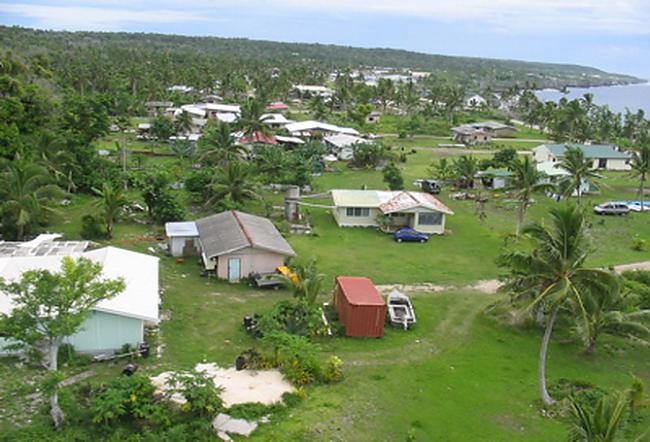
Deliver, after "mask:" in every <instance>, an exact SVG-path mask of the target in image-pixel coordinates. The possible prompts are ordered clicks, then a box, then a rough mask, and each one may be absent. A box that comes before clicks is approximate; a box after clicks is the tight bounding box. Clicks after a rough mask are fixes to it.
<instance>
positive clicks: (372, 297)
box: [334, 276, 386, 338]
mask: <svg viewBox="0 0 650 442" xmlns="http://www.w3.org/2000/svg"><path fill="white" fill-rule="evenodd" d="M334 306H335V307H336V311H337V312H338V314H339V320H340V321H341V324H343V326H344V327H345V335H346V336H354V337H368V338H381V337H382V336H384V321H385V318H386V303H385V302H384V299H383V298H382V297H381V295H380V294H379V292H378V291H377V289H376V288H375V286H374V284H373V283H372V281H371V280H370V279H368V278H363V277H354V276H339V277H337V278H336V288H335V289H334Z"/></svg>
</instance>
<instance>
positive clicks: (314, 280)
mask: <svg viewBox="0 0 650 442" xmlns="http://www.w3.org/2000/svg"><path fill="white" fill-rule="evenodd" d="M291 269H292V270H293V273H294V274H295V276H293V275H282V276H280V278H281V279H282V280H283V281H285V283H286V284H287V285H288V286H289V287H291V289H292V291H293V296H294V297H295V298H296V299H299V300H302V301H304V302H305V303H307V305H309V306H313V305H314V304H315V303H316V299H317V298H318V295H320V294H321V293H322V292H323V282H324V280H325V275H324V274H322V273H319V272H318V268H317V267H316V260H315V259H311V260H309V261H297V262H294V263H293V265H292V266H291Z"/></svg>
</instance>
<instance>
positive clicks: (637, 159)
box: [630, 145, 650, 206]
mask: <svg viewBox="0 0 650 442" xmlns="http://www.w3.org/2000/svg"><path fill="white" fill-rule="evenodd" d="M630 167H631V168H632V170H631V171H630V175H631V176H632V177H633V178H638V179H639V190H638V192H637V194H638V195H639V198H641V205H642V206H643V205H645V204H644V203H643V201H644V195H645V182H646V179H647V178H648V176H649V175H650V145H645V146H642V147H641V149H639V151H638V152H637V153H636V155H634V158H633V159H632V162H631V163H630Z"/></svg>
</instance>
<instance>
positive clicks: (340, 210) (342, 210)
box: [332, 207, 381, 227]
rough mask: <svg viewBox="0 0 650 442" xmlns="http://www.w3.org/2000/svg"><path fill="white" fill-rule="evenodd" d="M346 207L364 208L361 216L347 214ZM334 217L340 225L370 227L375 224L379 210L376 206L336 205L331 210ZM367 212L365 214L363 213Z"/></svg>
mask: <svg viewBox="0 0 650 442" xmlns="http://www.w3.org/2000/svg"><path fill="white" fill-rule="evenodd" d="M348 209H353V210H357V212H356V213H358V209H364V210H363V211H362V212H363V213H362V215H361V216H350V215H348ZM332 213H333V214H334V219H335V220H336V223H337V224H338V225H339V226H340V227H372V226H376V225H377V215H379V214H380V213H381V212H380V210H379V209H378V208H372V207H370V208H354V207H350V208H349V207H336V208H335V209H333V210H332ZM365 213H367V215H365Z"/></svg>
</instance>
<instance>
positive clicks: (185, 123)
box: [174, 111, 192, 134]
mask: <svg viewBox="0 0 650 442" xmlns="http://www.w3.org/2000/svg"><path fill="white" fill-rule="evenodd" d="M174 126H175V127H176V132H177V133H181V134H189V133H190V132H192V114H190V113H189V112H187V111H183V112H181V113H180V115H178V116H177V117H176V120H174Z"/></svg>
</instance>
